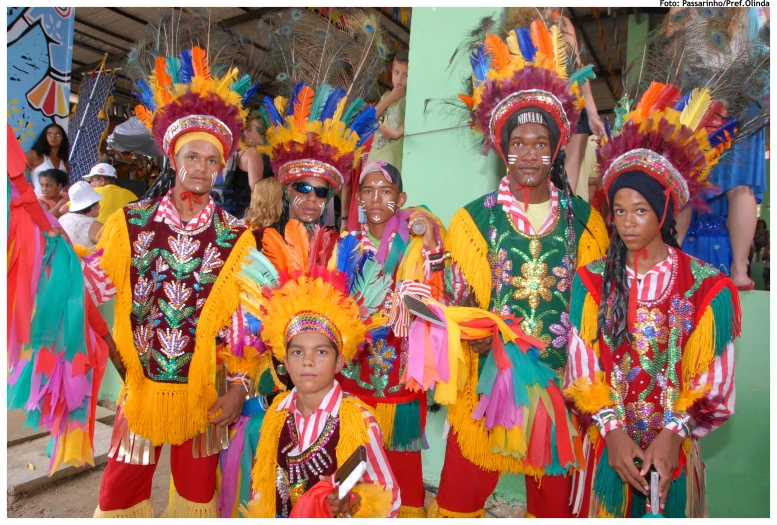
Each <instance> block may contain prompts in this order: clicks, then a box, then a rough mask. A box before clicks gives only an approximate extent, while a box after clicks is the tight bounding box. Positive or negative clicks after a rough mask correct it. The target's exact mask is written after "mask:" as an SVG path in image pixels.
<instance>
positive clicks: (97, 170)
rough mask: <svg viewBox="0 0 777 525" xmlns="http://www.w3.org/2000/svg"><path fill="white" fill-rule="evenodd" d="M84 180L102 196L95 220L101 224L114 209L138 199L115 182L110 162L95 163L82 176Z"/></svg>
mask: <svg viewBox="0 0 777 525" xmlns="http://www.w3.org/2000/svg"><path fill="white" fill-rule="evenodd" d="M84 180H85V181H87V182H88V183H89V184H90V185H91V186H92V188H93V189H94V191H96V192H97V193H99V194H100V195H101V196H102V197H103V199H102V202H101V205H100V214H99V215H98V216H97V220H98V221H99V222H101V223H102V224H105V221H107V220H108V217H110V216H111V215H113V214H114V212H116V210H120V209H121V208H123V207H124V206H126V205H127V204H129V203H130V202H134V201H136V200H137V199H138V198H137V197H136V196H135V194H134V193H132V192H131V191H130V190H128V189H126V188H122V187H121V186H119V185H118V184H117V182H118V179H117V178H116V168H114V167H113V166H111V165H110V164H106V163H104V162H101V163H99V164H96V165H95V166H94V167H93V168H92V169H91V170H90V171H89V174H88V175H86V176H85V177H84Z"/></svg>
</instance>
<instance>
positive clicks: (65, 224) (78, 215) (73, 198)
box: [59, 180, 103, 248]
mask: <svg viewBox="0 0 777 525" xmlns="http://www.w3.org/2000/svg"><path fill="white" fill-rule="evenodd" d="M67 194H68V195H69V196H70V211H69V212H68V213H66V214H64V215H63V216H62V217H60V218H59V224H60V225H62V228H63V229H64V230H65V233H67V236H68V237H70V240H71V241H72V242H73V244H77V245H79V246H84V247H85V248H91V247H92V246H94V245H95V244H97V237H98V235H99V233H100V230H101V229H102V227H103V224H102V223H101V222H100V221H98V220H97V217H98V216H99V213H100V210H101V209H102V206H101V202H100V201H101V200H102V199H103V196H102V195H100V194H99V193H97V192H96V191H95V190H94V189H93V188H91V187H90V186H89V183H88V182H84V181H82V180H81V181H78V182H76V183H75V184H73V185H72V186H71V187H70V189H69V190H68V192H67Z"/></svg>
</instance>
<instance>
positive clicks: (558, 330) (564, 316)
mask: <svg viewBox="0 0 777 525" xmlns="http://www.w3.org/2000/svg"><path fill="white" fill-rule="evenodd" d="M559 321H561V322H560V324H552V325H550V326H549V327H548V329H549V330H550V331H551V332H552V333H553V335H555V336H556V338H555V339H553V341H551V343H550V344H551V345H552V346H553V348H566V346H567V344H568V343H569V335H570V334H571V333H572V322H571V321H570V320H569V314H568V313H566V312H561V317H559Z"/></svg>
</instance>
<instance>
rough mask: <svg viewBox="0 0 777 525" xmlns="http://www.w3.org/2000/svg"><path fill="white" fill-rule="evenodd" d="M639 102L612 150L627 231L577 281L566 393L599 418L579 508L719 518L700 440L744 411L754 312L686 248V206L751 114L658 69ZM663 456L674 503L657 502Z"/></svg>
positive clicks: (617, 213) (605, 165)
mask: <svg viewBox="0 0 777 525" xmlns="http://www.w3.org/2000/svg"><path fill="white" fill-rule="evenodd" d="M629 109H630V108H629V106H628V104H625V105H624V104H621V106H620V107H619V108H618V110H617V111H616V113H618V114H619V115H624V117H623V120H622V122H623V124H622V126H621V121H620V119H619V120H618V121H616V126H615V127H614V130H613V132H614V134H615V136H614V138H611V139H610V140H609V141H608V142H607V143H606V144H605V145H604V146H602V147H601V148H600V150H599V161H600V165H601V168H602V170H603V185H604V190H605V193H606V195H607V199H608V204H609V207H610V210H611V212H610V213H611V214H612V217H613V221H614V224H615V230H616V231H615V233H614V234H613V239H612V242H611V244H610V248H609V250H608V252H607V256H606V258H604V259H600V260H597V261H594V262H592V263H590V264H589V265H587V266H586V267H585V268H580V269H579V270H578V273H577V275H576V276H575V280H574V282H573V285H572V300H571V308H570V320H571V322H572V327H573V328H572V331H571V337H570V343H569V359H568V361H567V370H566V376H565V387H566V389H565V394H566V395H567V396H568V398H569V399H570V400H572V401H573V402H574V406H575V409H576V410H577V411H578V412H579V413H580V419H581V423H583V427H584V430H586V429H585V427H588V428H587V433H586V439H585V450H586V458H587V461H586V468H585V470H584V471H582V472H580V473H578V475H577V478H576V480H575V488H574V492H573V495H574V505H573V510H574V513H575V515H578V516H581V517H641V516H643V515H645V513H646V510H652V511H653V513H656V512H660V513H661V514H663V515H665V516H666V517H668V518H679V517H689V518H690V517H693V518H698V517H705V516H706V515H707V505H706V500H705V489H704V480H705V473H704V464H703V462H702V460H701V455H700V451H699V444H698V440H699V438H701V437H703V436H705V435H706V434H708V433H709V432H710V431H712V430H714V429H715V428H717V427H719V426H720V425H721V424H722V423H723V422H724V421H726V420H727V419H728V418H729V417H730V416H731V414H732V413H733V412H734V339H735V338H736V337H737V336H738V335H739V332H740V321H741V312H740V308H739V298H738V293H737V289H736V286H735V285H734V284H733V282H732V281H731V280H730V279H728V278H727V277H725V276H724V275H722V274H721V273H720V272H719V271H718V270H716V269H715V268H713V267H711V266H709V265H707V264H706V263H703V262H702V261H699V260H698V259H695V258H693V257H691V256H688V255H686V254H684V253H683V252H682V251H681V250H680V249H679V248H678V246H677V241H676V231H675V230H674V218H675V215H676V213H677V210H680V209H682V208H683V206H685V205H686V204H688V203H689V202H691V203H694V204H699V203H703V202H704V201H703V194H704V193H705V192H706V191H707V190H708V189H709V180H708V176H709V172H710V169H711V168H712V167H713V166H714V165H715V163H716V162H717V160H718V157H719V156H720V154H721V152H722V151H723V150H725V149H726V148H728V147H729V146H730V143H731V140H732V136H733V134H734V132H735V129H736V127H737V122H736V120H734V119H733V118H731V117H727V115H726V113H725V110H724V109H723V108H722V105H719V104H718V103H717V102H716V101H714V100H712V99H711V97H710V92H709V90H696V89H694V90H693V91H692V92H690V93H689V94H688V95H687V96H685V97H680V90H679V89H677V88H676V87H674V86H672V85H671V84H666V85H665V84H661V83H658V82H653V83H652V84H651V85H650V87H649V89H648V90H647V91H646V92H645V93H644V94H643V96H642V98H641V100H640V102H639V104H637V106H636V107H635V108H634V110H633V111H629ZM651 468H655V470H656V471H658V473H659V475H660V485H659V494H660V495H661V498H660V505H661V508H660V509H649V508H646V499H647V496H648V493H649V491H648V489H649V485H648V482H647V481H646V478H645V476H646V475H647V474H648V472H649V470H650V469H651Z"/></svg>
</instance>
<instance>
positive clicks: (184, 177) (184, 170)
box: [178, 168, 186, 182]
mask: <svg viewBox="0 0 777 525" xmlns="http://www.w3.org/2000/svg"><path fill="white" fill-rule="evenodd" d="M178 176H179V177H180V178H181V182H183V181H185V180H186V168H181V169H180V171H179V172H178Z"/></svg>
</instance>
